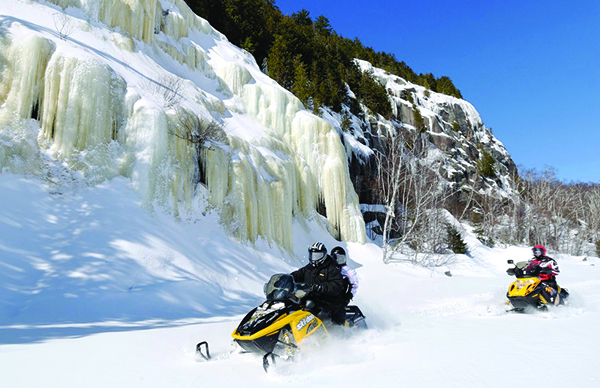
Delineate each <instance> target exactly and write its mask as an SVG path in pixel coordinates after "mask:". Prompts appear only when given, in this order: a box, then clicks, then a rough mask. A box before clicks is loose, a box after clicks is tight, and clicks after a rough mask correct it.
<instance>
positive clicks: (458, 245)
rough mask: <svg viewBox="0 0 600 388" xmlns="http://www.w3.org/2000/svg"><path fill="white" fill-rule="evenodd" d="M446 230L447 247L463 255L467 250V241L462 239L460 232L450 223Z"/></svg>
mask: <svg viewBox="0 0 600 388" xmlns="http://www.w3.org/2000/svg"><path fill="white" fill-rule="evenodd" d="M446 231H447V233H448V236H447V242H448V248H449V249H450V250H451V251H452V252H454V253H458V254H463V255H464V254H466V253H467V252H468V249H467V243H465V240H463V238H462V235H461V234H460V232H459V231H458V229H456V228H455V227H454V226H452V225H448V226H447V228H446Z"/></svg>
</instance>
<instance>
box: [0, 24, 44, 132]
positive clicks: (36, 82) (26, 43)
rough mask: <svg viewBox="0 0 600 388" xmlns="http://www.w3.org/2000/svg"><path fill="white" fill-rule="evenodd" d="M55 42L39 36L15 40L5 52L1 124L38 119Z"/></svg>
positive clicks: (1, 89)
mask: <svg viewBox="0 0 600 388" xmlns="http://www.w3.org/2000/svg"><path fill="white" fill-rule="evenodd" d="M53 49H54V46H53V44H52V42H50V41H48V40H47V39H44V38H41V37H39V36H35V35H32V36H28V37H27V38H25V39H24V40H22V41H16V42H13V44H11V45H10V46H9V47H8V49H7V50H6V51H5V53H6V59H5V61H4V62H5V65H6V68H5V69H4V74H3V76H2V82H1V83H0V105H2V104H4V103H5V104H6V105H4V107H3V109H2V110H1V113H0V124H1V123H2V122H7V121H8V120H11V119H13V118H14V117H15V115H16V117H20V118H30V117H33V116H35V117H33V118H36V119H37V116H38V115H37V112H36V111H37V109H38V107H39V104H40V100H41V95H42V87H43V84H44V83H43V77H44V72H45V71H46V66H47V65H48V60H49V58H50V55H51V54H52V50H53Z"/></svg>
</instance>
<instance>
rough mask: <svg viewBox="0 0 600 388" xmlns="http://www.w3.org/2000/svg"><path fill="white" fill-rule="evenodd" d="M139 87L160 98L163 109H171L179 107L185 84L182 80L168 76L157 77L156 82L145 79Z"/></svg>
mask: <svg viewBox="0 0 600 388" xmlns="http://www.w3.org/2000/svg"><path fill="white" fill-rule="evenodd" d="M141 87H142V88H143V89H144V90H145V91H147V92H149V93H150V94H151V95H154V96H157V97H158V98H160V101H161V103H162V105H163V108H165V109H171V108H174V107H176V106H177V105H179V103H180V102H181V100H182V99H183V95H182V92H183V90H184V88H185V83H184V79H183V78H180V77H177V76H175V75H172V74H168V75H163V76H161V77H159V79H158V81H154V80H150V79H145V80H144V81H143V82H142V83H141Z"/></svg>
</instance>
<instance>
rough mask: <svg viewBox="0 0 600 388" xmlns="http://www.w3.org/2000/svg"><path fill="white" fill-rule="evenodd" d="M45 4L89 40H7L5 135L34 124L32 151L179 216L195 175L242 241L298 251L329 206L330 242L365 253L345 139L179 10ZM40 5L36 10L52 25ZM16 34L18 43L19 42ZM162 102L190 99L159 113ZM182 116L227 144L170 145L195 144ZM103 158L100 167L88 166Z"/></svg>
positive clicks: (106, 0) (79, 1) (2, 66)
mask: <svg viewBox="0 0 600 388" xmlns="http://www.w3.org/2000/svg"><path fill="white" fill-rule="evenodd" d="M48 1H49V2H50V3H53V4H55V5H56V6H58V7H60V8H62V9H59V8H55V10H57V12H66V11H69V9H70V8H69V7H74V8H78V9H79V10H80V11H78V12H79V13H73V12H68V13H69V14H70V15H80V14H81V11H82V12H83V13H84V14H85V15H86V17H87V20H82V19H80V18H81V16H79V18H77V17H76V16H72V18H73V20H72V22H73V23H76V24H77V25H78V26H80V27H81V26H82V25H84V26H85V28H79V30H76V32H74V36H75V34H76V38H75V37H74V38H73V39H70V38H69V37H68V38H67V39H62V40H61V39H59V36H58V35H57V34H50V33H42V32H41V31H42V30H41V29H40V30H36V29H33V28H32V29H29V30H27V29H26V28H25V27H23V26H20V25H19V26H16V25H17V24H18V23H5V24H4V25H2V27H0V37H2V36H5V37H4V38H3V39H2V40H0V46H2V47H1V48H2V54H0V70H1V71H2V76H1V77H2V78H1V83H0V127H1V128H3V129H2V130H3V131H4V132H6V131H7V130H8V128H14V126H15V125H22V122H23V120H34V121H35V120H38V121H39V133H38V136H37V141H38V147H40V148H42V149H49V150H51V151H52V155H53V156H54V157H55V158H57V159H63V160H66V161H69V162H70V163H71V164H70V166H72V167H73V168H79V169H80V170H83V171H92V170H94V168H92V167H91V166H90V165H89V164H97V165H98V166H96V167H98V168H96V170H101V171H103V173H102V174H103V176H102V179H110V178H111V175H113V176H114V175H116V174H121V175H124V176H127V177H129V178H130V179H131V181H132V184H133V185H134V187H136V188H137V189H138V190H139V192H140V193H141V194H142V197H143V198H144V202H145V203H146V204H147V205H152V204H154V203H162V204H165V205H166V204H168V205H169V206H170V207H172V208H173V209H174V212H175V214H176V215H179V214H181V209H182V207H183V208H184V209H185V211H187V212H189V211H191V210H192V203H193V197H194V194H195V192H196V183H197V180H198V176H199V174H200V173H201V174H203V176H204V183H205V185H206V189H207V192H208V194H209V196H208V201H209V203H210V204H211V205H212V206H214V207H215V208H217V209H220V211H221V214H222V218H223V220H224V221H225V223H226V224H227V225H228V226H229V228H230V230H231V231H232V233H234V234H235V236H237V237H238V238H240V239H248V240H250V241H256V240H257V239H258V238H264V239H266V240H267V241H270V242H271V241H272V242H275V243H277V244H280V245H281V246H283V247H285V248H286V249H291V248H292V246H291V245H292V241H293V239H292V235H291V234H292V222H293V217H295V216H298V217H308V218H318V216H317V214H316V209H317V208H318V207H321V206H323V207H324V208H325V211H326V218H327V220H328V226H329V227H330V228H331V229H330V230H331V232H332V233H333V234H335V235H338V236H339V237H340V238H342V239H344V240H348V241H356V242H364V241H365V240H366V236H365V228H364V221H363V218H362V215H361V212H360V208H359V205H358V196H357V195H356V193H355V192H354V189H353V186H352V183H351V181H350V178H349V174H348V165H347V157H346V154H345V150H344V147H343V145H342V142H341V141H340V135H339V133H338V132H337V131H336V130H335V128H333V127H332V126H331V124H329V123H328V122H326V121H325V120H323V119H321V118H318V117H316V116H314V115H312V114H310V113H308V112H307V111H306V110H304V108H303V106H302V104H301V102H300V101H299V100H298V99H297V98H296V97H294V96H293V95H292V94H291V93H289V92H287V91H286V90H284V89H283V88H281V87H280V86H279V85H277V84H276V83H275V82H273V81H272V80H270V79H268V78H267V77H266V76H265V75H264V74H262V73H261V72H260V70H259V69H258V66H257V65H256V63H255V62H254V61H253V59H252V58H251V57H250V56H249V55H248V54H247V53H245V52H243V51H242V50H240V49H238V48H236V47H234V46H233V45H231V44H230V43H229V42H227V40H226V38H225V37H224V36H223V35H221V34H220V33H218V32H217V31H215V30H213V29H212V28H211V27H210V25H209V24H208V23H207V22H206V21H205V20H203V19H201V18H199V17H197V16H196V15H194V14H193V13H192V12H191V11H190V9H189V8H188V7H187V5H186V4H185V3H184V1H183V0H169V1H167V0H160V1H159V0H103V1H96V0H48ZM44 4H47V3H44V2H42V3H41V4H40V5H38V4H29V5H28V6H30V7H38V8H37V9H39V7H45V8H46V12H48V10H47V8H48V7H49V6H48V5H44ZM32 9H33V8H32ZM102 25H105V26H108V27H109V30H106V29H105V28H104V29H103V28H101V27H102ZM15 28H18V29H19V32H20V33H19V34H11V32H12V31H13V30H14V29H15ZM47 29H48V30H51V29H52V26H51V24H49V25H48V27H47ZM23 30H27V33H26V34H23V33H21V32H22V31H23ZM24 36H25V38H23V37H24ZM98 36H102V38H101V39H98ZM92 39H95V40H92ZM82 42H85V43H82ZM95 42H96V43H99V44H101V45H102V46H101V47H102V48H98V49H96V48H95V47H94V43H95ZM166 76H170V77H175V78H178V79H180V80H181V83H177V85H178V86H183V87H182V88H181V89H178V90H174V91H173V90H170V88H172V86H171V85H164V84H161V79H164V78H161V77H166ZM140 85H146V86H140ZM165 92H166V93H169V92H173V93H174V94H172V95H171V96H175V97H176V96H179V95H180V97H182V99H181V101H180V102H179V103H178V104H177V105H176V106H171V105H167V104H163V105H162V106H161V102H160V101H161V100H160V95H161V93H165ZM182 112H185V113H187V114H194V115H197V116H198V117H200V118H201V119H202V120H208V121H210V120H214V121H215V122H219V123H221V125H222V126H223V128H224V130H225V132H226V133H227V144H218V143H214V142H211V143H210V144H207V146H206V147H204V148H202V152H201V154H200V155H197V154H196V153H197V152H198V150H199V149H198V148H197V147H196V146H195V145H194V144H192V143H191V142H190V141H189V138H188V139H187V140H186V136H174V135H173V134H174V133H175V132H178V131H179V133H187V132H186V131H188V132H189V130H188V129H186V128H182V124H181V122H180V120H178V118H179V117H180V115H181V114H182ZM18 123H21V124H18ZM6 144H7V142H4V143H2V144H0V168H10V167H11V166H10V164H9V163H8V162H7V157H6V155H8V154H9V153H12V154H14V153H15V150H14V148H11V147H14V145H13V146H11V145H10V144H9V145H6ZM108 145H111V146H110V147H109V148H110V149H111V151H110V152H104V153H103V155H105V156H103V157H97V156H96V157H93V156H91V155H93V154H94V153H98V154H99V151H98V150H99V149H106V147H108ZM9 148H11V149H10V150H9ZM7 150H8V151H7ZM25 153H26V152H25V150H22V154H23V155H24V154H25ZM108 158H112V159H111V160H108ZM198 159H200V161H201V163H200V164H199V163H198ZM86 164H87V165H86ZM113 165H114V168H113V167H110V168H108V167H106V166H113ZM199 165H201V166H202V168H203V171H201V172H200V171H198V168H199ZM77 166H79V167H77ZM102 166H104V167H102ZM94 171H95V170H94ZM92 181H94V182H95V181H98V179H95V180H93V179H92Z"/></svg>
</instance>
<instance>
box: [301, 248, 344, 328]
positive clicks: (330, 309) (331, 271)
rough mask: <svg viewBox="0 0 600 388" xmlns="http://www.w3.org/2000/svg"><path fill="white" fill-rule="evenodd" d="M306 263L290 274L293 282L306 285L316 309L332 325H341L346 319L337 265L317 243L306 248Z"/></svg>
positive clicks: (341, 279)
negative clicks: (327, 318)
mask: <svg viewBox="0 0 600 388" xmlns="http://www.w3.org/2000/svg"><path fill="white" fill-rule="evenodd" d="M308 261H309V264H308V265H306V266H304V267H302V268H300V269H298V270H296V271H294V272H292V274H291V275H292V276H293V277H294V281H295V282H304V283H307V284H308V285H309V286H310V298H311V300H313V301H314V302H315V305H316V307H319V308H321V310H322V311H324V313H325V314H329V315H330V317H331V320H332V321H333V323H336V324H339V325H343V324H344V320H345V317H346V312H345V303H344V300H343V296H342V288H343V278H342V273H341V272H340V270H339V268H338V266H337V263H336V262H335V260H333V259H332V258H331V256H329V255H328V254H327V248H325V245H323V244H322V243H319V242H317V243H314V244H313V245H311V246H310V247H309V248H308Z"/></svg>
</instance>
